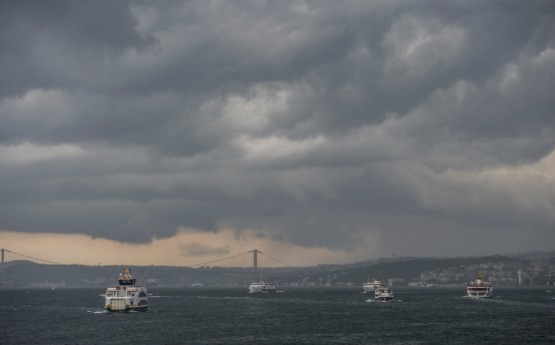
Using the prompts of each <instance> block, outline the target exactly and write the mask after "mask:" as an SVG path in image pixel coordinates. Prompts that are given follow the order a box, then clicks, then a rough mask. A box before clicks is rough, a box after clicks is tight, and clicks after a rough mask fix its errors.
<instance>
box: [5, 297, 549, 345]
mask: <svg viewBox="0 0 555 345" xmlns="http://www.w3.org/2000/svg"><path fill="white" fill-rule="evenodd" d="M103 293H104V289H101V288H87V289H56V290H47V289H29V290H28V289H1V290H0V344H525V343H529V344H554V343H555V293H553V292H551V291H550V290H549V289H548V288H536V289H526V288H522V289H517V288H514V289H502V288H496V289H495V290H494V297H493V298H490V299H479V300H478V299H468V298H464V297H463V296H464V295H465V290H464V288H460V289H408V288H405V289H400V288H399V289H395V290H394V293H395V300H394V301H392V302H374V301H372V300H371V299H369V298H370V297H371V295H369V294H361V293H360V289H358V288H344V289H332V288H328V289H321V288H314V289H287V288H283V292H278V293H275V294H249V293H248V291H247V287H245V288H241V289H239V288H219V289H209V288H206V289H202V288H201V289H170V288H158V289H156V288H150V289H149V293H150V294H151V295H150V296H149V304H150V306H149V309H148V311H146V312H130V313H109V312H105V311H104V309H102V307H103V303H104V297H103V296H102V294H103Z"/></svg>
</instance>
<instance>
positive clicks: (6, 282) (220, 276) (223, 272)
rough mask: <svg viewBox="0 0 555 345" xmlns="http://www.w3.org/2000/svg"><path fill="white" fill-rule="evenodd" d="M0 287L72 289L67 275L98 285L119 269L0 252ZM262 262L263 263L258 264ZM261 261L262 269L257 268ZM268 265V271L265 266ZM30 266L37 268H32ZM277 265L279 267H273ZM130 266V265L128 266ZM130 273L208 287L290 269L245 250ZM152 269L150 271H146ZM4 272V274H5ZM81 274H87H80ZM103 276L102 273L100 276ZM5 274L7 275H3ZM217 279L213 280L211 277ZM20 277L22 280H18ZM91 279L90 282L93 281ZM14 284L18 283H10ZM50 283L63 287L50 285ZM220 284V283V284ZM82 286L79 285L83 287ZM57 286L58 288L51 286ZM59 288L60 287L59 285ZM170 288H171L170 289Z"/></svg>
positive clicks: (272, 258)
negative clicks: (170, 274) (170, 272)
mask: <svg viewBox="0 0 555 345" xmlns="http://www.w3.org/2000/svg"><path fill="white" fill-rule="evenodd" d="M0 259H1V260H0V287H10V286H25V285H29V284H39V285H37V287H45V286H53V287H54V286H56V287H62V286H74V285H75V284H77V283H75V282H73V281H70V282H67V285H66V281H67V280H71V279H73V278H68V274H69V273H68V272H73V273H71V274H72V275H75V276H84V275H85V276H87V275H88V276H90V279H89V278H83V277H81V278H80V279H81V280H82V281H84V282H85V283H86V282H88V281H91V282H92V283H93V284H97V283H98V284H100V282H103V279H106V276H107V277H108V279H110V278H111V277H112V275H111V273H110V274H107V273H106V271H109V270H110V269H114V270H115V269H117V270H118V272H119V270H120V269H121V265H119V266H117V265H110V266H86V265H79V264H69V265H68V264H62V263H60V262H56V261H53V260H48V259H44V258H40V257H38V256H35V255H28V254H24V253H19V252H15V251H13V250H8V249H0ZM261 259H263V260H261ZM261 261H262V263H263V265H261ZM269 263H271V264H272V267H270V266H268V264H269ZM33 264H38V265H39V266H38V267H37V266H35V265H33ZM276 264H278V265H279V266H276ZM132 266H133V265H132ZM133 267H134V270H135V271H136V272H137V271H150V270H153V271H155V270H156V267H158V269H159V271H163V272H166V271H167V270H169V269H170V267H171V269H174V270H175V271H176V273H175V274H174V275H182V278H180V279H181V281H183V284H184V285H185V286H187V285H190V284H192V283H191V282H192V281H195V282H198V281H208V285H211V286H212V285H216V286H219V285H218V284H229V282H233V281H234V279H235V281H236V283H233V284H237V285H239V284H244V283H245V282H246V281H247V280H255V279H258V278H259V277H262V276H263V275H268V274H274V275H275V272H280V271H283V270H291V269H293V267H292V266H291V265H289V264H287V263H285V262H284V261H282V260H280V259H277V258H275V257H273V256H271V255H269V254H267V253H264V252H262V251H260V250H258V249H253V250H249V251H246V252H243V253H239V254H234V255H229V256H226V257H223V258H219V259H215V260H211V261H206V262H200V263H196V264H193V265H186V266H185V265H184V266H138V265H137V266H133ZM150 267H152V269H151V268H150ZM147 268H148V269H147ZM6 269H7V271H8V272H6ZM85 271H87V272H90V273H86V274H85V273H84V272H85ZM101 271H102V272H104V273H101ZM31 272H35V273H36V274H37V275H42V277H41V278H40V279H35V280H36V281H39V283H33V282H32V277H29V276H30V275H32V274H35V273H31ZM5 273H8V274H5ZM145 275H146V276H148V277H150V276H153V278H149V279H151V283H157V282H158V281H161V282H162V284H164V285H166V284H168V283H167V282H168V280H167V279H166V278H167V277H166V278H163V277H158V276H160V274H157V273H156V272H153V273H152V274H150V273H149V274H148V275H147V274H145ZM215 276H217V277H215ZM22 277H23V278H22ZM93 278H94V279H93ZM14 280H19V281H18V282H14ZM178 280H179V279H176V278H175V277H172V283H171V284H174V285H175V284H177V283H176V282H175V281H178ZM54 281H58V282H63V283H54ZM220 281H221V282H220ZM85 283H83V284H85ZM52 284H58V285H52ZM60 284H61V285H60ZM172 286H173V285H172Z"/></svg>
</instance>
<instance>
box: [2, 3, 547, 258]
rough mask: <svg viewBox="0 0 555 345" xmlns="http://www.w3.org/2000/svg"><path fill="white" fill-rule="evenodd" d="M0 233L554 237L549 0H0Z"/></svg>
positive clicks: (185, 240) (472, 243)
mask: <svg viewBox="0 0 555 345" xmlns="http://www.w3.org/2000/svg"><path fill="white" fill-rule="evenodd" d="M0 76H1V78H0V80H1V82H0V247H1V248H7V249H10V250H13V251H16V252H20V253H26V254H28V255H32V256H35V257H39V258H43V259H47V260H52V261H55V262H59V263H67V264H70V263H77V264H93V265H94V264H103V265H108V264H110V265H119V264H132V265H151V264H152V265H193V264H197V263H199V262H204V261H210V260H214V259H218V258H221V257H226V256H231V255H234V254H237V253H242V252H245V251H248V250H251V249H253V248H258V249H260V250H261V251H263V252H267V253H269V254H270V255H272V256H275V257H278V258H279V259H280V260H283V261H284V262H287V263H288V264H290V265H315V264H318V263H348V262H355V261H362V260H369V259H375V258H378V257H393V256H468V255H491V254H502V253H515V252H525V251H536V250H538V251H541V250H548V251H550V250H554V249H555V97H553V90H555V2H552V1H486V2H484V1H391V0H387V1H164V2H144V1H42V2H40V1H37V2H26V1H3V2H1V3H0Z"/></svg>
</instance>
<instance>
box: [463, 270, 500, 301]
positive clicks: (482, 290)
mask: <svg viewBox="0 0 555 345" xmlns="http://www.w3.org/2000/svg"><path fill="white" fill-rule="evenodd" d="M492 295H493V285H492V284H491V282H486V281H484V279H483V277H482V272H478V279H476V280H473V281H471V282H469V283H468V284H467V285H466V297H469V298H491V296H492Z"/></svg>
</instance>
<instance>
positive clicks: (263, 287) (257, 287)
mask: <svg viewBox="0 0 555 345" xmlns="http://www.w3.org/2000/svg"><path fill="white" fill-rule="evenodd" d="M255 292H276V286H275V285H274V284H269V283H266V282H265V281H264V280H259V281H254V282H252V283H251V285H250V286H249V293H255Z"/></svg>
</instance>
